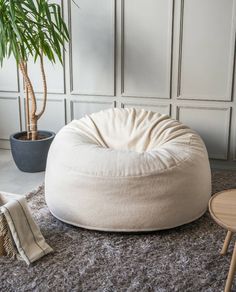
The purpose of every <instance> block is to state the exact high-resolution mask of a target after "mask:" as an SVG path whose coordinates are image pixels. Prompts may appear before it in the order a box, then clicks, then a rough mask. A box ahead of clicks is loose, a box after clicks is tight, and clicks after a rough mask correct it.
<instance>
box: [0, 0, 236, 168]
mask: <svg viewBox="0 0 236 292" xmlns="http://www.w3.org/2000/svg"><path fill="white" fill-rule="evenodd" d="M52 1H56V2H57V3H59V4H60V3H62V6H64V7H63V8H64V16H65V20H66V22H68V24H69V27H70V31H71V44H70V48H68V49H67V51H66V52H65V66H64V68H63V67H62V66H61V65H60V64H59V63H57V65H51V64H50V63H49V62H48V61H46V60H45V71H46V75H47V81H48V91H49V96H48V97H49V100H48V103H47V108H46V112H45V114H44V116H43V117H42V119H41V120H40V121H39V129H46V130H53V131H55V132H57V131H58V130H59V129H60V128H61V127H62V126H63V125H64V124H65V123H66V122H69V121H70V120H71V119H78V118H81V117H83V116H84V115H86V114H90V113H93V112H97V111H100V110H104V109H107V108H111V107H114V106H116V105H118V106H119V107H125V108H127V107H129V108H130V107H135V108H144V109H147V110H152V111H156V112H160V113H163V114H169V115H172V117H174V118H175V117H178V118H179V119H180V121H182V122H183V123H186V124H187V125H189V126H190V127H192V128H193V129H195V130H196V131H198V132H199V134H200V135H201V136H202V138H203V139H204V141H205V143H206V145H207V148H208V151H209V153H210V157H211V158H214V159H220V160H226V161H227V162H230V163H233V159H235V157H236V154H235V153H236V143H235V141H236V123H235V121H236V111H235V109H236V90H235V84H234V83H233V77H235V76H236V74H235V72H233V69H234V70H236V68H234V57H235V56H234V53H235V33H236V25H235V16H236V11H235V10H236V5H235V4H236V0H99V1H97V0H75V1H76V2H77V4H78V6H79V8H78V7H77V6H76V5H74V4H73V1H61V0H52ZM68 47H69V46H68ZM28 68H29V72H30V76H31V77H32V81H33V84H34V86H35V90H36V93H37V94H36V96H37V99H38V101H39V103H38V108H40V106H41V105H42V101H40V99H41V98H42V94H41V92H42V80H41V75H40V72H39V67H38V65H36V66H34V64H32V62H30V63H29V66H28ZM18 79H19V81H20V82H18ZM18 83H19V84H20V86H18ZM232 89H233V90H232ZM232 93H233V95H234V96H233V97H232ZM21 106H22V109H24V91H23V87H22V77H21V75H20V77H19V78H18V76H17V68H16V65H15V62H14V60H13V59H10V60H9V61H6V64H5V66H4V69H0V148H6V147H8V148H9V142H8V140H7V139H8V137H9V135H10V134H11V133H13V132H15V131H18V130H20V129H21V119H20V117H21ZM231 108H232V123H231ZM22 114H23V115H22V121H23V125H22V126H23V129H24V128H25V123H24V122H25V117H24V110H23V111H22ZM235 162H236V161H235ZM222 163H224V162H222ZM235 168H236V164H235Z"/></svg>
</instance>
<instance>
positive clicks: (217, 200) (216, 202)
mask: <svg viewBox="0 0 236 292" xmlns="http://www.w3.org/2000/svg"><path fill="white" fill-rule="evenodd" d="M209 211H210V214H211V216H212V218H213V219H214V220H215V221H216V222H217V223H218V224H219V225H220V226H222V227H223V228H226V229H227V230H230V231H233V232H236V189H230V190H226V191H222V192H219V193H216V194H215V195H214V196H213V197H212V198H211V199H210V201H209Z"/></svg>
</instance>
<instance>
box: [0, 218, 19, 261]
mask: <svg viewBox="0 0 236 292" xmlns="http://www.w3.org/2000/svg"><path fill="white" fill-rule="evenodd" d="M0 255H7V256H9V257H10V258H16V256H17V250H16V248H15V244H14V242H13V239H12V236H11V232H10V230H9V228H8V224H7V220H6V218H5V216H4V215H3V213H1V212H0Z"/></svg>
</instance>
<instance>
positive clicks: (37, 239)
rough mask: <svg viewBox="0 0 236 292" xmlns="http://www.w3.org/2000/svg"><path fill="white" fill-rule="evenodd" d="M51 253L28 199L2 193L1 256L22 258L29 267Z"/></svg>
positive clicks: (0, 209)
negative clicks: (33, 216) (31, 211)
mask: <svg viewBox="0 0 236 292" xmlns="http://www.w3.org/2000/svg"><path fill="white" fill-rule="evenodd" d="M50 252H52V248H51V247H50V246H49V245H48V244H47V243H46V241H45V239H44V237H43V235H42V233H41V231H40V229H39V227H38V226H37V224H36V222H35V221H34V219H33V218H32V215H31V213H30V210H29V208H28V205H27V202H26V199H25V198H24V197H23V196H20V195H15V194H8V193H0V254H1V253H2V254H3V253H5V254H6V255H8V256H10V257H15V256H20V257H21V258H22V259H23V260H24V261H25V262H26V263H27V264H28V265H29V264H30V263H33V262H35V261H36V260H38V259H39V258H41V257H43V256H44V255H46V254H48V253H50Z"/></svg>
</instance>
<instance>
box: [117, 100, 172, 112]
mask: <svg viewBox="0 0 236 292" xmlns="http://www.w3.org/2000/svg"><path fill="white" fill-rule="evenodd" d="M121 106H122V107H123V108H137V109H145V110H150V111H153V112H157V113H160V114H165V115H170V105H168V104H151V103H150V104H149V103H146V104H145V103H138V102H137V103H132V102H123V103H122V104H121Z"/></svg>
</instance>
